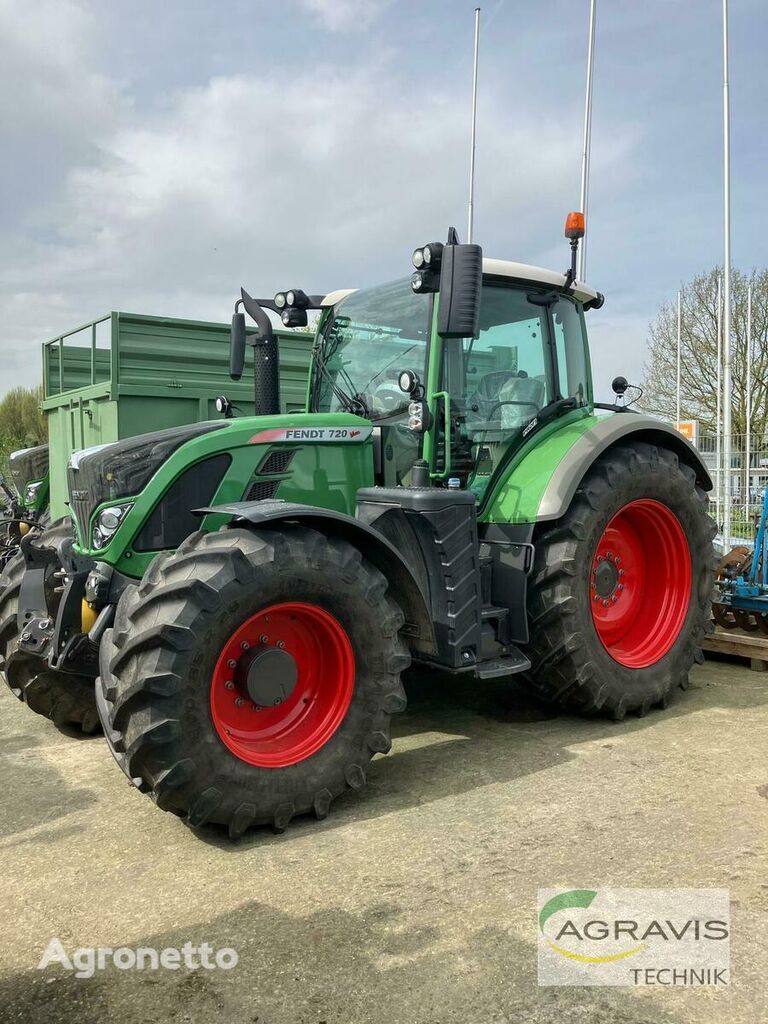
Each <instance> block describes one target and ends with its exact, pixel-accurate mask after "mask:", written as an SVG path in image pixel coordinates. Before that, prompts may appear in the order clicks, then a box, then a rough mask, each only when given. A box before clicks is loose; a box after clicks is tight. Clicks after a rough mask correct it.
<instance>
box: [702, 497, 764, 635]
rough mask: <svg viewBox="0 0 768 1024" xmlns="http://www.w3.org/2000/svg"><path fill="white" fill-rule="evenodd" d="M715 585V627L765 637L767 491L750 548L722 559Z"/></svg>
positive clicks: (735, 551)
mask: <svg viewBox="0 0 768 1024" xmlns="http://www.w3.org/2000/svg"><path fill="white" fill-rule="evenodd" d="M716 584H717V593H718V596H717V597H716V598H715V601H714V603H713V605H712V614H713V616H714V619H715V622H717V624H718V625H719V626H723V627H724V628H726V629H737V628H740V629H744V630H746V631H747V632H749V633H755V632H757V630H759V629H763V630H765V632H766V633H768V488H766V490H765V491H764V492H763V507H762V509H761V512H760V518H759V519H758V522H757V527H756V530H755V544H754V548H753V549H752V550H751V551H750V550H749V549H748V548H746V547H744V548H734V550H733V551H731V552H730V553H729V554H728V555H726V556H725V558H723V560H722V562H721V563H720V566H719V569H718V572H717V581H716Z"/></svg>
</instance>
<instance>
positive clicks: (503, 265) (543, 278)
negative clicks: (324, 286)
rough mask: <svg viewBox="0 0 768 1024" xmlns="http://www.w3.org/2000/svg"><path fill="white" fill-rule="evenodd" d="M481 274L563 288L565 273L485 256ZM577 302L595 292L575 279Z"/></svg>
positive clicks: (330, 300)
mask: <svg viewBox="0 0 768 1024" xmlns="http://www.w3.org/2000/svg"><path fill="white" fill-rule="evenodd" d="M483 274H486V275H490V276H491V277H508V278H510V279H513V280H515V281H525V282H526V283H529V284H543V285H548V286H550V287H552V288H563V287H564V286H565V274H561V273H558V271H557V270H547V269H546V267H534V266H531V264H529V263H514V262H513V261H512V260H494V259H490V258H489V257H487V256H484V257H483ZM354 291H357V289H356V288H340V289H338V291H335V292H329V293H328V295H326V296H325V298H324V299H323V301H322V305H323V306H335V305H336V303H337V302H340V301H341V300H342V299H344V298H346V297H347V295H351V294H352V292H354ZM571 294H572V295H574V296H575V297H576V298H577V299H578V300H579V302H589V300H590V299H596V298H597V292H596V291H595V289H594V288H590V287H589V285H586V284H582V283H581V282H580V281H577V282H576V283H575V284H574V286H573V287H572V289H571Z"/></svg>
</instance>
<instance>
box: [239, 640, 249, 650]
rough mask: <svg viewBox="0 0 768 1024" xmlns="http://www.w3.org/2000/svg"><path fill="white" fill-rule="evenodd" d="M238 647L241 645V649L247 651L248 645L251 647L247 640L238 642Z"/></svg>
mask: <svg viewBox="0 0 768 1024" xmlns="http://www.w3.org/2000/svg"><path fill="white" fill-rule="evenodd" d="M240 647H241V648H242V649H243V650H244V651H248V650H250V647H251V645H250V644H249V643H248V641H247V640H243V642H242V643H241V644H240Z"/></svg>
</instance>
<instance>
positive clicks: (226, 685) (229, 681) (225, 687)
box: [224, 679, 235, 690]
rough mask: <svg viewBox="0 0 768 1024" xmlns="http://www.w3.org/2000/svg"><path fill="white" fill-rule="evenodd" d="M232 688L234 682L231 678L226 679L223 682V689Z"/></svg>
mask: <svg viewBox="0 0 768 1024" xmlns="http://www.w3.org/2000/svg"><path fill="white" fill-rule="evenodd" d="M234 688H235V684H234V683H233V682H232V680H231V679H228V680H227V681H226V683H224V689H225V690H234Z"/></svg>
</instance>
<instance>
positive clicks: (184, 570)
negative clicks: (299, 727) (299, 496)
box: [97, 526, 410, 838]
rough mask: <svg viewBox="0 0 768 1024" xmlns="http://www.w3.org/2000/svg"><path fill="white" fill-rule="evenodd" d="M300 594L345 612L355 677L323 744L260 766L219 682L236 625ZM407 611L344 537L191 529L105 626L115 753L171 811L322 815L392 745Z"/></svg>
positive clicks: (237, 829) (251, 819) (106, 718)
mask: <svg viewBox="0 0 768 1024" xmlns="http://www.w3.org/2000/svg"><path fill="white" fill-rule="evenodd" d="M289 601H293V602H296V601H305V602H313V603H314V604H315V605H316V606H318V607H321V608H323V609H324V610H325V611H327V612H328V613H330V614H331V615H333V616H334V617H335V618H336V620H337V621H338V623H340V624H341V626H342V627H343V629H344V630H345V631H346V634H347V635H348V637H349V640H350V641H351V645H352V649H353V652H354V658H355V668H354V672H355V674H354V689H353V692H352V698H351V702H350V704H349V706H348V708H347V710H346V713H345V715H344V717H343V720H342V721H341V723H340V724H339V726H338V728H337V729H336V731H335V732H334V733H333V735H332V736H330V738H329V739H328V740H327V742H325V745H324V746H322V747H321V748H320V749H319V750H317V752H316V753H314V754H312V755H311V756H309V757H306V758H305V759H304V760H300V761H298V762H297V763H294V764H291V765H289V766H287V767H278V768H264V767H256V766H254V765H252V764H248V763H246V762H245V761H244V760H241V759H240V758H239V757H238V756H236V755H235V754H234V753H233V752H232V751H231V750H230V749H229V748H228V747H227V746H226V745H225V743H224V742H223V740H222V738H221V737H220V736H219V734H218V733H217V731H216V727H215V725H214V723H213V719H212V712H211V706H210V702H211V680H212V678H213V673H214V668H215V666H216V663H217V659H218V657H219V652H220V651H222V649H223V648H224V645H225V644H226V643H227V642H228V638H230V637H231V636H232V635H233V633H234V632H235V630H236V629H237V628H238V626H239V625H240V624H241V623H243V622H244V621H246V620H247V619H248V618H249V617H250V616H251V615H253V614H255V613H257V612H259V611H260V610H261V609H263V608H267V607H268V606H272V605H274V604H276V603H280V602H289ZM403 621H404V617H403V614H402V612H401V610H400V609H399V608H398V607H397V605H396V604H395V603H394V601H393V600H392V599H391V598H390V597H389V596H388V594H387V582H386V579H385V578H384V576H383V575H382V574H381V573H380V572H379V571H378V570H377V569H376V568H374V567H373V566H372V565H370V564H369V563H368V562H366V561H365V560H364V559H363V558H362V556H361V554H360V552H359V551H358V550H357V549H356V548H354V547H353V546H352V545H350V544H348V543H346V542H344V541H341V540H336V539H333V538H328V537H326V536H324V535H323V534H321V533H318V532H316V531H314V530H310V529H304V528H301V527H291V526H281V527H280V528H275V529H262V530H257V529H248V528H232V529H224V530H222V531H220V532H218V533H213V534H203V533H196V534H193V535H192V536H191V537H189V538H187V540H185V541H184V543H183V544H182V545H181V547H180V548H179V549H178V551H177V552H176V553H174V554H163V555H160V556H158V557H157V558H156V559H155V561H154V562H153V563H152V565H151V566H150V568H149V570H148V571H147V573H146V575H145V577H144V579H143V580H142V582H141V584H140V585H139V586H138V587H130V588H129V589H128V590H126V591H125V593H124V594H123V596H122V597H121V599H120V602H119V604H118V608H117V614H116V617H115V624H114V627H113V628H112V629H111V630H107V632H106V633H105V636H104V641H103V644H102V650H101V659H100V667H101V677H100V679H99V681H98V683H97V702H98V705H99V712H100V714H101V717H102V724H103V726H104V732H105V735H106V737H107V740H108V742H109V745H110V748H111V750H112V753H113V754H114V756H115V760H116V761H117V763H118V764H119V765H120V767H121V768H122V769H123V771H124V772H125V773H126V775H127V776H128V778H129V779H131V780H132V781H133V783H134V784H135V785H137V786H138V788H139V789H141V790H142V791H144V792H148V793H149V794H150V795H151V797H152V798H153V799H154V800H155V802H156V803H157V805H158V806H159V807H161V808H162V809H163V810H167V811H171V812H173V813H174V814H177V815H179V816H182V817H184V818H185V819H186V821H187V823H188V824H189V825H191V826H193V827H199V826H202V825H204V824H206V823H215V824H222V825H226V826H227V827H228V829H229V834H230V836H231V837H233V838H236V837H238V836H239V835H241V834H242V833H243V832H244V831H245V830H246V829H247V828H249V827H251V826H252V825H263V824H268V825H271V826H272V827H273V828H274V829H275V831H278V832H280V831H283V830H284V829H285V827H286V826H287V825H288V823H289V821H290V820H291V818H292V817H293V816H294V815H298V814H304V813H307V812H311V811H313V812H314V813H315V815H316V816H317V817H318V818H322V817H325V815H326V814H327V812H328V808H329V805H330V803H331V801H332V800H333V799H335V798H336V797H337V796H339V795H340V794H341V793H343V792H345V790H348V789H353V790H357V789H360V788H361V787H362V786H363V785H364V783H365V769H366V765H367V763H368V761H369V760H370V759H371V757H372V756H373V754H374V753H386V752H387V751H388V750H389V749H390V746H391V740H390V734H389V720H390V715H391V714H392V713H394V712H397V711H402V710H403V709H404V708H405V704H406V701H405V693H404V690H403V687H402V684H401V682H400V675H401V673H402V672H403V671H404V670H405V669H406V668H407V667H408V665H409V663H410V655H409V653H408V649H407V647H406V646H405V644H404V643H403V641H402V640H401V639H400V637H399V630H400V628H401V627H402V625H403Z"/></svg>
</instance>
